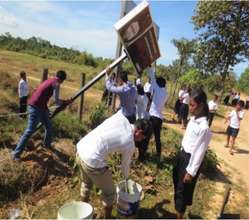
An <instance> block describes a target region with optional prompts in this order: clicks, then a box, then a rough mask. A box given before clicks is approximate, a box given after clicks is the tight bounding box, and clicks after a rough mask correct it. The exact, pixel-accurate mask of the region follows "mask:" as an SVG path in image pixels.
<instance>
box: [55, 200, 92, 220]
mask: <svg viewBox="0 0 249 220" xmlns="http://www.w3.org/2000/svg"><path fill="white" fill-rule="evenodd" d="M92 218H93V207H92V206H91V205H90V204H88V203H86V202H70V203H66V204H64V205H63V206H62V207H61V208H60V209H59V211H58V216H57V219H58V220H68V219H92Z"/></svg>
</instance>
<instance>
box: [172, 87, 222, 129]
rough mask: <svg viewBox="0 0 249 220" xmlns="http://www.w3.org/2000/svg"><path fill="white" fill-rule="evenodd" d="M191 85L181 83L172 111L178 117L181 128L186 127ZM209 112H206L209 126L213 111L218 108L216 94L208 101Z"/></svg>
mask: <svg viewBox="0 0 249 220" xmlns="http://www.w3.org/2000/svg"><path fill="white" fill-rule="evenodd" d="M191 90H192V89H191V87H187V86H186V85H182V86H181V88H180V90H179V93H178V99H177V101H176V103H175V107H174V112H175V114H176V115H177V117H178V122H179V123H181V128H182V129H186V126H187V123H188V116H189V102H190V94H191ZM208 107H209V114H208V124H209V127H211V125H212V122H213V118H214V115H215V112H216V111H217V109H218V96H217V95H214V98H213V99H212V100H210V101H209V102H208Z"/></svg>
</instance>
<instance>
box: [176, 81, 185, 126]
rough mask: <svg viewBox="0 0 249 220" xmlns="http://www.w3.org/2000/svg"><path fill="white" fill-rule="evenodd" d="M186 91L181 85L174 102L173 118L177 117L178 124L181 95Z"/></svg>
mask: <svg viewBox="0 0 249 220" xmlns="http://www.w3.org/2000/svg"><path fill="white" fill-rule="evenodd" d="M185 90H186V86H185V85H183V86H182V87H181V89H180V90H179V93H178V99H177V100H176V102H175V107H174V112H175V116H177V119H178V122H179V123H180V121H181V120H180V108H181V104H182V98H181V97H182V95H183V94H184V92H185Z"/></svg>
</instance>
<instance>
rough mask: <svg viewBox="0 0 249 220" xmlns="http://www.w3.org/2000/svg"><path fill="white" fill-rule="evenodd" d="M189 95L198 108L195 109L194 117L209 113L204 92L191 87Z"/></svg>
mask: <svg viewBox="0 0 249 220" xmlns="http://www.w3.org/2000/svg"><path fill="white" fill-rule="evenodd" d="M190 97H191V98H192V99H193V100H194V101H195V102H196V103H197V104H198V108H199V109H198V110H197V111H196V113H195V114H194V115H195V118H200V117H204V116H206V117H208V114H209V109H208V104H207V95H206V93H205V92H204V91H203V90H202V89H200V88H198V89H193V90H192V91H191V94H190Z"/></svg>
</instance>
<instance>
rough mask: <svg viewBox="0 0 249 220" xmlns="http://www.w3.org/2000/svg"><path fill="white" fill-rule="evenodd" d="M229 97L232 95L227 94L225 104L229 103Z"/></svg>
mask: <svg viewBox="0 0 249 220" xmlns="http://www.w3.org/2000/svg"><path fill="white" fill-rule="evenodd" d="M229 99H230V95H227V96H226V97H225V99H224V104H225V105H228V102H229Z"/></svg>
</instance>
